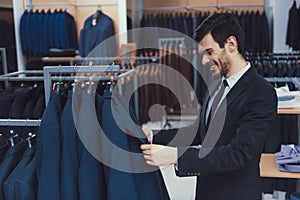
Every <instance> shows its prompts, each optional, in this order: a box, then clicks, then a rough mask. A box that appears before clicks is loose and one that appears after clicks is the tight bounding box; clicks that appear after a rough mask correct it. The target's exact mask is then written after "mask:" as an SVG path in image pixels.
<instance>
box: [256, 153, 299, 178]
mask: <svg viewBox="0 0 300 200" xmlns="http://www.w3.org/2000/svg"><path fill="white" fill-rule="evenodd" d="M260 176H261V177H270V178H300V173H294V172H282V171H279V170H278V168H277V165H276V161H275V155H274V154H264V153H263V154H262V155H261V160H260Z"/></svg>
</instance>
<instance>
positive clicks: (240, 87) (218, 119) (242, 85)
mask: <svg viewBox="0 0 300 200" xmlns="http://www.w3.org/2000/svg"><path fill="white" fill-rule="evenodd" d="M255 73H256V72H255V70H254V69H253V68H252V67H251V68H250V69H249V70H248V71H247V72H246V73H245V74H244V75H243V76H242V77H241V78H240V79H239V81H238V82H237V83H236V84H235V85H234V86H233V88H232V89H231V90H230V91H229V93H228V94H227V95H226V98H225V99H224V100H223V101H222V102H221V104H220V106H219V107H218V109H217V110H216V113H215V116H214V117H213V118H212V119H211V122H210V123H211V124H212V125H211V128H209V129H210V130H209V133H211V134H215V133H214V132H215V131H217V130H215V129H214V126H217V127H219V126H220V123H224V120H225V115H226V111H227V110H228V107H229V106H230V105H231V104H232V103H233V102H234V100H235V99H236V98H237V97H238V96H240V95H241V94H242V93H243V92H244V91H245V89H246V86H247V84H248V83H249V81H250V80H251V79H252V78H253V76H254V75H255ZM201 120H202V118H201ZM204 120H205V118H204ZM209 133H208V134H209ZM201 136H202V141H203V140H204V138H203V136H205V134H204V135H203V134H201ZM205 140H207V138H205Z"/></svg>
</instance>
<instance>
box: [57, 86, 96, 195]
mask: <svg viewBox="0 0 300 200" xmlns="http://www.w3.org/2000/svg"><path fill="white" fill-rule="evenodd" d="M72 94H73V93H72V91H69V93H68V100H67V102H66V104H65V106H64V110H63V112H62V117H61V133H62V154H61V156H62V159H61V199H64V200H68V199H70V200H76V199H79V190H78V186H79V185H78V173H79V165H80V159H81V155H82V151H83V145H82V143H81V141H80V138H78V135H77V131H76V127H75V124H74V119H73V112H72ZM73 103H74V106H76V109H77V108H78V107H79V106H80V105H79V104H78V103H75V101H73ZM74 115H75V113H74ZM79 145H80V146H81V148H79ZM86 164H87V163H86ZM89 186H90V185H89V184H88V187H89Z"/></svg>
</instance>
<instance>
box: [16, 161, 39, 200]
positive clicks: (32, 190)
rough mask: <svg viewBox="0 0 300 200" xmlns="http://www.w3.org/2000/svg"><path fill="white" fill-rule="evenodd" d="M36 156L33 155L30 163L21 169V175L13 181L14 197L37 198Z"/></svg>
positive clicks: (23, 198) (20, 199)
mask: <svg viewBox="0 0 300 200" xmlns="http://www.w3.org/2000/svg"><path fill="white" fill-rule="evenodd" d="M36 172H37V157H36V156H34V157H33V158H32V160H31V161H30V163H28V165H27V166H26V168H24V169H23V170H22V175H20V177H18V178H17V179H16V182H15V197H16V199H18V200H28V199H30V200H35V199H37V192H38V189H37V188H38V181H37V176H36Z"/></svg>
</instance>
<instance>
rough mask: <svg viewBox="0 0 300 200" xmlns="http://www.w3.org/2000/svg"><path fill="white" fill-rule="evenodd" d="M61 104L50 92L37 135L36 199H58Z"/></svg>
mask: <svg viewBox="0 0 300 200" xmlns="http://www.w3.org/2000/svg"><path fill="white" fill-rule="evenodd" d="M61 111H62V108H61V103H60V99H59V96H58V95H57V93H56V92H52V93H51V96H50V100H49V102H48V105H47V108H46V110H45V112H44V114H43V117H42V121H41V125H40V128H39V131H38V134H37V149H36V156H37V178H38V183H39V184H38V199H43V200H47V199H49V200H50V199H51V200H54V199H60V161H61V132H60V123H59V122H60V121H59V120H60V115H61Z"/></svg>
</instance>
